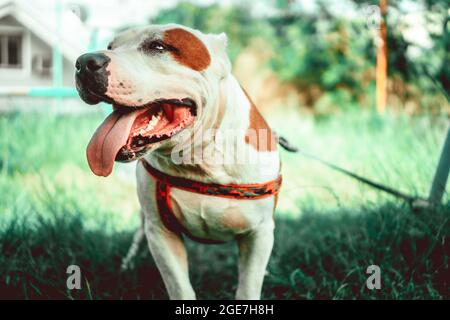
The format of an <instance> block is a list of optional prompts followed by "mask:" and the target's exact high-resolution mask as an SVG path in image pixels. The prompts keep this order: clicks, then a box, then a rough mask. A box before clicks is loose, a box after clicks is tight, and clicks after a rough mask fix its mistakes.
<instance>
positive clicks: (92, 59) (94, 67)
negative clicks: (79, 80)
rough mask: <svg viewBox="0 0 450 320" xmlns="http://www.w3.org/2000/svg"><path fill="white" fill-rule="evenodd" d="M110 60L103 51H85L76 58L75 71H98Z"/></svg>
mask: <svg viewBox="0 0 450 320" xmlns="http://www.w3.org/2000/svg"><path fill="white" fill-rule="evenodd" d="M110 60H111V59H110V58H109V57H108V56H106V55H104V54H103V53H86V54H83V55H82V56H80V57H79V58H78V59H77V61H76V63H75V68H76V69H77V72H90V73H94V72H99V71H103V70H104V69H105V68H106V66H107V65H108V63H109V61H110Z"/></svg>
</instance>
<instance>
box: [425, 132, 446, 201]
mask: <svg viewBox="0 0 450 320" xmlns="http://www.w3.org/2000/svg"><path fill="white" fill-rule="evenodd" d="M449 173H450V127H449V128H448V130H447V137H446V138H445V142H444V147H443V148H442V153H441V157H440V159H439V164H438V166H437V169H436V173H435V175H434V180H433V184H432V185H431V190H430V196H429V202H430V203H432V204H439V203H440V202H441V201H442V196H443V195H444V191H445V186H446V185H447V180H448V175H449Z"/></svg>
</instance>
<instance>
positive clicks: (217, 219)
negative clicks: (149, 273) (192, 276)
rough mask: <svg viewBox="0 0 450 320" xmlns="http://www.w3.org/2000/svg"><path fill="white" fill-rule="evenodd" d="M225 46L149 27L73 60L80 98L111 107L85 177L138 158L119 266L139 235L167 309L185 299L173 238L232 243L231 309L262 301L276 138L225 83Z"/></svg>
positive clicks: (187, 290) (187, 291)
mask: <svg viewBox="0 0 450 320" xmlns="http://www.w3.org/2000/svg"><path fill="white" fill-rule="evenodd" d="M226 43H227V38H226V36H225V34H220V35H211V34H203V33H201V32H199V31H197V30H192V29H189V28H187V27H184V26H180V25H173V24H171V25H163V26H161V25H153V26H148V27H143V28H136V29H131V30H128V31H125V32H123V33H121V34H119V35H118V36H117V37H116V38H115V39H114V41H112V42H111V43H110V45H109V46H108V49H107V50H103V51H98V52H94V53H88V54H85V55H82V56H81V57H79V59H78V60H77V62H76V83H77V89H78V91H79V94H80V96H81V98H82V99H83V100H84V101H85V102H87V103H89V104H96V103H98V102H100V101H105V102H108V103H111V104H112V105H113V109H114V112H113V113H112V114H111V115H110V116H108V117H107V118H106V120H105V121H104V122H103V124H102V125H101V126H100V127H99V128H98V129H97V131H96V132H95V134H94V136H93V137H92V139H91V142H90V143H89V146H88V147H87V158H88V162H89V166H90V168H91V170H92V171H93V172H94V173H95V174H96V175H99V176H105V177H106V176H108V175H109V174H110V173H111V171H112V169H113V165H114V161H132V160H135V159H140V161H139V163H138V165H137V170H136V175H137V187H138V196H139V201H140V204H141V207H142V212H141V214H142V217H143V229H142V230H139V231H138V232H137V233H136V236H135V239H134V243H133V246H132V248H131V249H130V253H129V255H128V257H127V258H126V259H125V265H126V264H127V263H128V261H129V259H130V258H131V256H132V255H133V254H134V253H135V252H136V250H137V245H138V243H139V241H140V239H142V238H143V237H144V234H145V236H146V238H147V240H148V244H149V247H150V251H151V253H152V255H153V258H154V260H155V262H156V265H157V266H158V268H159V270H160V272H161V275H162V278H163V280H164V283H165V286H166V288H167V291H168V293H169V296H170V298H171V299H195V292H194V290H193V288H192V285H191V283H190V281H189V274H188V262H187V254H186V250H185V246H184V242H183V236H188V237H190V238H192V239H194V240H198V241H203V242H214V243H219V242H225V241H229V240H236V241H237V243H238V245H239V284H238V289H237V292H236V298H237V299H259V298H260V294H261V288H262V284H263V279H264V274H265V271H266V266H267V263H268V261H269V257H270V254H271V250H272V246H273V239H274V236H273V231H274V219H273V214H274V210H275V206H276V202H277V194H278V190H279V187H280V185H281V176H280V158H279V153H278V150H277V139H276V137H275V135H274V134H273V133H272V132H271V130H270V128H269V127H268V125H267V123H266V122H265V121H264V119H263V118H262V116H261V115H260V113H259V112H258V110H257V109H256V107H255V106H254V105H253V103H252V101H251V100H250V98H249V97H248V96H247V95H246V93H245V92H244V90H243V89H242V88H241V86H240V85H239V83H238V82H237V81H236V79H235V78H234V77H233V75H232V74H231V71H230V69H231V67H230V61H229V59H228V56H227V54H226ZM230 146H231V147H230ZM199 155H200V156H199ZM243 155H245V156H243Z"/></svg>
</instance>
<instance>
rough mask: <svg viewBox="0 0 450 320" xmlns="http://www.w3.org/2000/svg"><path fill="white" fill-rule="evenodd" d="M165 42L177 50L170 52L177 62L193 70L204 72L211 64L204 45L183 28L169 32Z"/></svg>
mask: <svg viewBox="0 0 450 320" xmlns="http://www.w3.org/2000/svg"><path fill="white" fill-rule="evenodd" d="M163 41H164V43H166V44H168V45H170V46H171V47H173V48H175V49H176V50H175V51H171V52H170V54H171V55H172V57H173V58H174V59H175V60H176V61H178V62H179V63H181V64H183V65H185V66H187V67H189V68H191V69H193V70H196V71H202V70H204V69H206V68H207V67H208V66H209V64H210V63H211V56H210V55H209V52H208V49H207V48H206V46H205V45H204V43H203V42H202V41H201V40H200V39H198V38H197V37H196V36H194V35H193V34H192V33H190V32H189V31H186V30H183V29H181V28H176V29H170V30H167V31H165V32H164V40H163Z"/></svg>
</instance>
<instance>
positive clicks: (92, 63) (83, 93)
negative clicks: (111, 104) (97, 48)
mask: <svg viewBox="0 0 450 320" xmlns="http://www.w3.org/2000/svg"><path fill="white" fill-rule="evenodd" d="M110 61H111V59H110V58H109V57H108V56H106V55H105V54H103V53H86V54H83V55H82V56H80V57H79V58H78V59H77V61H76V63H75V69H76V71H75V81H76V87H77V90H78V93H79V95H80V97H81V99H83V101H84V102H86V103H88V104H96V103H99V102H100V101H104V100H105V98H106V97H105V92H106V90H107V88H108V74H109V72H108V71H107V70H106V67H107V66H108V64H109V62H110Z"/></svg>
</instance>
